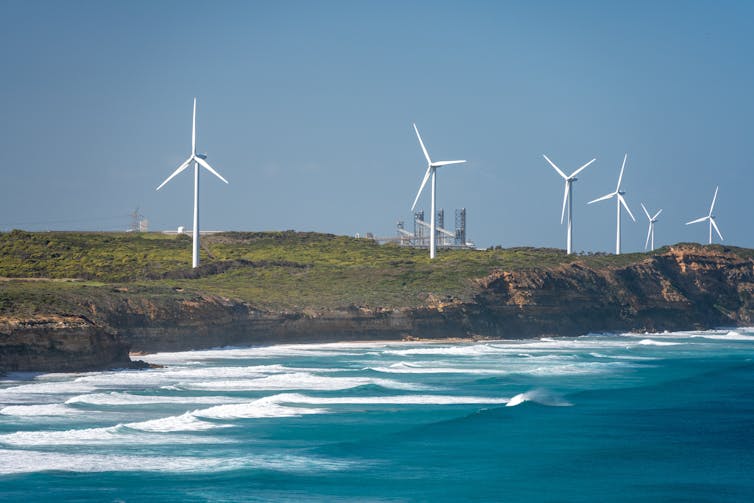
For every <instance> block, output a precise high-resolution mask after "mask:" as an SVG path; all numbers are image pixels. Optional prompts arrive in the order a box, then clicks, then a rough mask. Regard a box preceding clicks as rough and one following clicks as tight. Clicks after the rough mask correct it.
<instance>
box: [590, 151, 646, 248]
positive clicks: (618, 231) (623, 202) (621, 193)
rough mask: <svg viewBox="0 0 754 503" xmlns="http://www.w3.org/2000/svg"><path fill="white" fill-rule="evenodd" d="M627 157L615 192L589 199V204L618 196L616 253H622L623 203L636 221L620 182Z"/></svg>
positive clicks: (624, 159) (624, 158) (624, 157)
mask: <svg viewBox="0 0 754 503" xmlns="http://www.w3.org/2000/svg"><path fill="white" fill-rule="evenodd" d="M626 159H628V154H626V155H625V156H623V165H622V166H621V168H620V175H618V186H617V187H615V192H611V193H609V194H605V195H604V196H602V197H598V198H597V199H595V200H593V201H589V202H588V203H587V204H592V203H596V202H597V201H604V200H605V199H610V198H611V197H614V198H616V202H615V204H616V205H617V207H618V208H617V210H618V215H617V220H616V222H617V224H616V227H617V229H616V236H615V254H616V255H620V206H621V204H622V205H623V207H624V208H626V211H627V212H628V214H629V216H630V217H631V220H633V221H634V222H636V219H635V218H634V215H633V213H631V210H630V209H628V205H627V204H626V200H625V199H623V195H624V194H625V192H623V191H621V190H620V182H621V181H622V180H623V170H624V169H625V168H626Z"/></svg>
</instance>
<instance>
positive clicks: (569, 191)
mask: <svg viewBox="0 0 754 503" xmlns="http://www.w3.org/2000/svg"><path fill="white" fill-rule="evenodd" d="M542 157H544V158H545V160H546V161H547V162H549V163H550V166H552V167H553V168H555V171H557V172H558V174H559V175H560V176H562V177H563V179H564V180H565V191H564V192H563V210H562V211H561V212H560V225H563V217H564V216H565V209H566V201H567V202H568V232H567V233H566V253H567V254H568V255H570V254H571V232H572V227H573V187H572V184H573V182H575V181H576V180H578V178H576V175H578V174H579V173H581V171H582V170H583V169H584V168H586V167H587V166H589V165H590V164H592V163H593V162H594V161H596V160H597V159H592V160H591V161H589V162H588V163H586V164H584V165H583V166H581V167H580V168H579V169H577V170H576V171H574V172H573V173H571V176H566V174H565V173H563V172H562V171H561V170H560V168H558V167H557V166H555V163H554V162H552V161H551V160H550V158H549V157H547V156H546V155H544V154H542Z"/></svg>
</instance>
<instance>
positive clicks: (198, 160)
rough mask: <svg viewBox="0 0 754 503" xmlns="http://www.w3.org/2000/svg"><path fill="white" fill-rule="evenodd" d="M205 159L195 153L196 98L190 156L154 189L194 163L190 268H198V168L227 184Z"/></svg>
mask: <svg viewBox="0 0 754 503" xmlns="http://www.w3.org/2000/svg"><path fill="white" fill-rule="evenodd" d="M206 159H207V155H206V154H197V153H196V98H194V118H193V122H192V126H191V155H190V156H189V157H188V159H186V160H185V161H183V164H181V165H180V166H178V169H176V170H175V171H173V174H172V175H170V176H169V177H167V178H166V179H165V181H164V182H162V183H161V184H160V186H159V187H157V189H156V190H160V189H161V188H162V187H163V186H164V185H165V184H166V183H168V182H169V181H170V180H172V179H173V177H175V176H176V175H178V174H179V173H181V172H182V171H183V170H185V169H186V168H188V167H189V166H190V165H191V163H192V162H193V163H194V248H193V255H192V260H191V267H198V266H199V166H201V167H203V168H204V169H206V170H207V171H209V172H210V173H212V174H213V175H215V176H216V177H217V178H219V179H220V180H222V181H223V182H225V183H228V180H226V179H225V178H223V177H222V176H221V175H220V173H218V172H217V171H215V170H214V169H213V168H212V166H210V165H209V163H208V162H207V161H206Z"/></svg>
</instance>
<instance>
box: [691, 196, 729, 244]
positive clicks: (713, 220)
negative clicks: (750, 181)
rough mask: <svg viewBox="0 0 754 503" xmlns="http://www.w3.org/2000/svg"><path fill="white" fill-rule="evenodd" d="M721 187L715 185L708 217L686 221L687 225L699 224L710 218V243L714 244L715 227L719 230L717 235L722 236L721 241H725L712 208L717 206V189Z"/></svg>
mask: <svg viewBox="0 0 754 503" xmlns="http://www.w3.org/2000/svg"><path fill="white" fill-rule="evenodd" d="M719 188H720V187H719V186H717V187H715V195H714V196H713V197H712V204H711V205H710V207H709V213H708V214H707V216H706V217H702V218H697V219H696V220H692V221H691V222H686V225H689V224H697V223H699V222H704V221H705V220H709V244H712V228H713V227H714V228H715V231H716V232H717V235H718V236H720V241H723V235H722V234H720V229H718V228H717V224H716V223H715V216H714V215H713V214H712V210H713V209H714V208H715V201H716V200H717V189H719Z"/></svg>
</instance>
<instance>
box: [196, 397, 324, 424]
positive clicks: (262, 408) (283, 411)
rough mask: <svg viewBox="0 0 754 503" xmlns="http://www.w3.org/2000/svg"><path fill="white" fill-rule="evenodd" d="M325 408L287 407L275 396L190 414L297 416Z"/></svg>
mask: <svg viewBox="0 0 754 503" xmlns="http://www.w3.org/2000/svg"><path fill="white" fill-rule="evenodd" d="M326 412H328V411H327V410H326V409H317V408H307V407H288V406H285V405H281V403H280V400H278V398H277V397H276V396H271V397H265V398H260V399H258V400H254V401H252V402H247V403H239V404H232V405H217V406H215V407H209V408H207V409H201V410H195V411H193V412H192V415H194V416H198V417H204V418H210V419H258V418H269V417H298V416H302V415H306V414H324V413H326Z"/></svg>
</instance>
